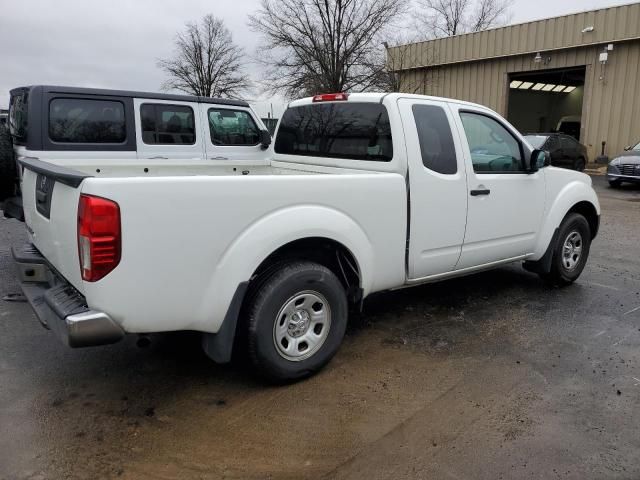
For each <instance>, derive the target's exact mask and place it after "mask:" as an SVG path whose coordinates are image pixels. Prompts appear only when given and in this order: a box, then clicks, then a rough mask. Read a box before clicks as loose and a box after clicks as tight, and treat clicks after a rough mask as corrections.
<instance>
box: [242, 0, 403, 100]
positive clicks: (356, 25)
mask: <svg viewBox="0 0 640 480" xmlns="http://www.w3.org/2000/svg"><path fill="white" fill-rule="evenodd" d="M406 5H407V2H406V0H262V3H261V8H260V10H259V11H258V12H257V13H256V14H255V15H252V16H250V19H249V24H250V26H251V28H252V29H253V30H254V31H256V32H258V33H261V34H262V36H263V37H264V39H265V41H266V45H267V46H268V49H265V50H264V51H261V52H260V58H259V59H258V60H259V61H261V62H262V63H263V64H264V65H265V68H266V72H267V73H266V82H265V83H266V86H267V88H268V89H269V90H270V91H272V92H276V91H279V92H281V93H284V94H285V95H287V96H291V97H295V96H302V95H309V94H315V93H327V92H342V91H353V90H355V91H363V90H368V89H371V88H375V87H376V85H377V82H378V81H379V79H380V78H379V69H380V67H381V65H380V62H379V61H378V58H377V56H378V55H379V49H380V44H381V40H380V36H381V33H382V32H383V30H384V29H385V28H386V27H388V26H389V25H390V24H391V22H392V21H393V20H394V19H395V18H397V17H398V16H399V15H400V14H401V13H403V11H404V9H405V7H406Z"/></svg>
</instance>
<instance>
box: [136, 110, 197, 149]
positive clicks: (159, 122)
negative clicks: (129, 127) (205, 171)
mask: <svg viewBox="0 0 640 480" xmlns="http://www.w3.org/2000/svg"><path fill="white" fill-rule="evenodd" d="M133 105H134V110H135V118H136V138H137V145H138V147H137V148H138V158H148V159H154V160H165V159H200V160H202V159H203V157H204V141H203V139H202V132H201V129H198V126H199V125H201V123H202V122H201V121H200V110H199V108H198V104H197V103H191V102H176V101H172V100H156V99H143V98H136V99H134V102H133Z"/></svg>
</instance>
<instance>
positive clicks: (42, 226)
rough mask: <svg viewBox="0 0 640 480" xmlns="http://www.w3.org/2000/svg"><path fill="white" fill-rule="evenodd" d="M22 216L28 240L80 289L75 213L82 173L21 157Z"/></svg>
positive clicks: (84, 175) (85, 176)
mask: <svg viewBox="0 0 640 480" xmlns="http://www.w3.org/2000/svg"><path fill="white" fill-rule="evenodd" d="M19 162H20V164H21V165H22V167H23V168H24V170H23V176H22V202H23V206H24V219H25V224H26V226H27V230H28V232H29V237H30V240H31V242H32V243H33V244H34V245H35V247H36V248H37V249H38V250H39V251H40V253H41V254H42V255H43V256H44V257H45V259H46V260H47V261H48V262H49V263H50V264H51V265H52V266H53V267H54V268H55V269H56V270H57V271H58V272H59V273H60V274H61V275H62V276H63V277H64V278H66V279H67V281H69V282H70V283H71V284H72V285H73V286H74V287H76V288H77V289H78V290H79V291H80V292H82V290H83V289H82V278H81V275H80V263H79V260H78V241H77V229H78V227H77V221H78V220H77V215H78V200H79V198H80V188H79V187H80V184H81V183H82V181H83V180H84V179H85V178H87V177H90V175H87V174H85V173H82V172H79V171H76V170H71V169H69V168H66V167H61V166H58V165H53V164H51V163H47V162H43V161H40V160H37V159H32V158H21V159H20V160H19Z"/></svg>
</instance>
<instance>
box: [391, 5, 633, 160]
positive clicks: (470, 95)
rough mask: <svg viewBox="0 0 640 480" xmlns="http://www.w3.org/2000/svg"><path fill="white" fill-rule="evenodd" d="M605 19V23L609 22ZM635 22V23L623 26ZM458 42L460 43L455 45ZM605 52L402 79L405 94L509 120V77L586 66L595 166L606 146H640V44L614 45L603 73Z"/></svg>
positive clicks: (454, 67)
mask: <svg viewBox="0 0 640 480" xmlns="http://www.w3.org/2000/svg"><path fill="white" fill-rule="evenodd" d="M620 8H623V7H620ZM584 15H585V16H588V14H584ZM567 18H568V17H561V19H563V20H562V21H563V22H568V21H570V20H568V19H567ZM602 18H603V20H601V22H604V21H605V20H606V18H605V17H602ZM607 18H608V17H607ZM614 20H615V22H618V19H614ZM614 20H611V21H612V22H613V21H614ZM636 21H637V18H632V19H631V20H629V21H628V22H623V23H625V24H627V25H631V24H632V23H633V22H636ZM579 25H582V20H580V22H579ZM635 27H636V28H640V24H635ZM536 28H537V27H536ZM581 28H582V27H581ZM596 28H598V27H597V26H596ZM602 28H604V27H602ZM607 28H609V27H607ZM491 32H492V31H488V32H485V33H486V34H487V42H491V40H490V38H491V35H492V34H491ZM456 38H461V37H454V38H452V39H451V40H455V39H456ZM495 39H496V41H497V40H498V37H496V38H495ZM555 40H556V38H554V41H555ZM478 48H482V46H480V47H478ZM601 51H602V46H601V45H598V46H589V47H581V48H574V49H569V50H562V51H554V52H551V53H549V54H547V55H544V56H545V57H547V56H549V57H550V61H549V63H548V64H546V65H543V64H540V63H535V62H534V61H533V55H531V54H529V55H518V56H510V57H503V58H494V59H489V60H485V61H479V62H468V63H456V64H451V65H443V66H438V67H431V68H429V69H427V71H428V72H429V75H428V76H425V70H424V69H417V70H408V71H406V72H405V73H404V74H403V77H402V80H403V90H404V91H407V92H416V93H423V94H427V95H437V96H442V97H449V98H457V99H460V100H467V101H471V102H476V103H480V104H483V105H486V106H488V107H490V108H492V109H493V110H496V111H497V112H499V113H500V114H502V115H505V116H506V113H507V97H508V88H509V86H508V75H509V74H510V73H516V72H528V71H539V70H546V69H554V68H566V67H574V66H586V79H585V95H584V101H583V110H582V123H583V125H582V126H583V130H582V141H583V143H585V145H587V147H588V148H589V158H590V159H591V160H593V159H595V157H596V156H597V155H599V152H600V142H601V141H603V140H606V141H607V154H608V155H609V156H612V155H614V154H615V153H618V152H620V151H622V149H623V148H624V147H625V146H626V145H628V144H630V143H633V142H638V141H640V88H639V87H640V41H633V42H625V43H616V44H615V47H614V50H613V52H611V53H610V54H609V61H608V63H607V65H606V67H605V68H604V69H603V68H602V66H601V65H600V63H599V61H598V56H599V54H600V52H601ZM601 76H603V78H602V79H601V78H600V77H601ZM425 77H426V78H427V79H428V80H427V81H425Z"/></svg>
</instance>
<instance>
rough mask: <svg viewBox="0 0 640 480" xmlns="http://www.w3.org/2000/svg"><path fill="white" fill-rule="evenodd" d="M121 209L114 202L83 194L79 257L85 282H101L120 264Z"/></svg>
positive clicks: (80, 208)
mask: <svg viewBox="0 0 640 480" xmlns="http://www.w3.org/2000/svg"><path fill="white" fill-rule="evenodd" d="M120 251H121V242H120V207H118V204H117V203H116V202H114V201H112V200H107V199H106V198H101V197H94V196H91V195H80V202H79V203H78V254H79V256H80V271H81V272H82V279H83V280H86V281H87V282H95V281H97V280H100V279H101V278H103V277H104V276H105V275H107V274H108V273H109V272H111V271H112V270H113V269H114V268H116V266H118V263H120Z"/></svg>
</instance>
